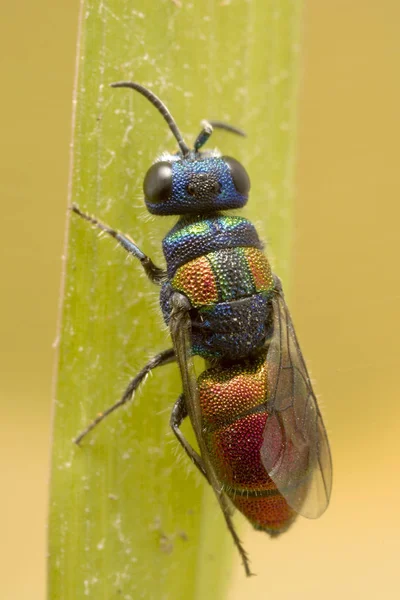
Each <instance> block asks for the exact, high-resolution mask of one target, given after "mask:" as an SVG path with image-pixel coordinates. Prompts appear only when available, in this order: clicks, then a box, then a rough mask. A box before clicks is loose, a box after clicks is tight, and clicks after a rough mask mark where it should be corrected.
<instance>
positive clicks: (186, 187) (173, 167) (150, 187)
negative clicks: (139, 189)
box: [143, 151, 250, 215]
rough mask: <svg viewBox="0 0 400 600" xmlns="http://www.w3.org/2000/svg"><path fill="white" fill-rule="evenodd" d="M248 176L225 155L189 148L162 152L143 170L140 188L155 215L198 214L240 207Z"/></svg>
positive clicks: (246, 190) (248, 184)
mask: <svg viewBox="0 0 400 600" xmlns="http://www.w3.org/2000/svg"><path fill="white" fill-rule="evenodd" d="M249 189H250V180H249V177H248V175H247V173H246V171H245V169H244V167H242V165H241V164H240V163H239V162H238V161H237V160H235V159H234V158H231V157H229V156H218V155H216V154H215V153H214V154H211V155H210V153H201V152H196V151H193V152H190V153H189V155H188V156H184V157H182V156H179V155H175V156H172V155H164V156H163V157H161V159H160V160H159V161H158V162H156V163H154V165H152V167H150V169H149V170H148V171H147V174H146V177H145V179H144V184H143V190H144V195H145V202H146V206H147V209H148V210H149V212H151V213H152V214H155V215H184V214H190V213H195V214H201V213H208V212H213V211H219V210H227V209H231V208H241V207H242V206H244V205H245V204H246V202H247V199H248V192H249Z"/></svg>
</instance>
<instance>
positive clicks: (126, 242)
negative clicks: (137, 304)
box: [72, 204, 167, 285]
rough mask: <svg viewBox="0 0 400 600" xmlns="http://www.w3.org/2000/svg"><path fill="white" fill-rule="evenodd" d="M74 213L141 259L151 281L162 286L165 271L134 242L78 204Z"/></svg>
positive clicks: (73, 209) (74, 206)
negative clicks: (86, 211)
mask: <svg viewBox="0 0 400 600" xmlns="http://www.w3.org/2000/svg"><path fill="white" fill-rule="evenodd" d="M72 211H73V212H74V213H76V214H77V215H79V216H80V217H82V219H85V221H89V223H91V224H92V225H94V226H95V227H97V228H98V229H100V231H104V232H105V233H107V234H108V235H110V236H111V237H113V238H114V239H115V240H117V242H118V243H119V244H120V245H121V246H122V247H123V248H124V250H126V251H127V252H128V253H129V254H132V256H134V257H135V258H137V259H139V260H140V263H141V265H142V267H143V269H144V270H145V273H146V275H147V277H148V278H149V279H150V281H152V282H153V283H156V284H157V285H161V284H162V283H163V281H164V280H165V279H166V278H167V273H166V271H164V269H160V267H157V266H156V265H155V264H154V263H153V261H152V260H151V258H150V257H149V256H147V255H146V254H145V253H144V252H142V251H141V250H140V248H139V247H138V246H136V244H135V242H133V241H132V240H131V239H130V238H129V237H128V236H127V235H123V234H122V233H120V232H119V231H117V230H116V229H112V228H111V227H109V226H108V225H105V224H104V223H102V222H101V221H99V220H98V219H96V218H95V217H91V216H90V215H88V214H86V213H84V212H82V211H81V210H80V209H79V208H78V207H77V206H76V204H73V205H72Z"/></svg>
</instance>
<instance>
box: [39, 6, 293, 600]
mask: <svg viewBox="0 0 400 600" xmlns="http://www.w3.org/2000/svg"><path fill="white" fill-rule="evenodd" d="M298 6H299V4H298V2H296V1H294V0H293V1H289V0H275V1H272V0H271V1H262V0H249V1H239V0H237V1H235V0H232V2H228V1H225V2H223V1H221V2H219V1H211V0H210V1H208V2H207V1H204V2H197V3H196V2H189V1H185V0H182V2H173V1H172V0H163V1H162V0H161V1H158V2H150V1H147V2H145V1H144V0H136V1H135V2H131V1H128V0H106V1H100V0H92V1H89V0H86V1H83V4H82V11H81V19H80V34H79V42H80V45H79V48H78V77H77V85H76V94H75V99H76V105H75V121H74V134H73V165H72V176H71V193H70V200H71V202H75V203H77V204H78V205H79V207H80V208H81V209H82V210H85V211H87V212H89V213H91V214H94V215H96V216H97V217H98V218H100V219H101V220H102V221H104V222H106V223H108V224H109V225H111V226H113V227H115V228H117V229H120V230H122V231H124V232H126V233H128V234H129V235H130V236H131V237H132V238H133V239H134V240H135V241H136V243H137V244H138V245H139V246H140V247H141V248H142V249H143V250H144V252H146V253H148V254H149V255H150V256H151V257H152V258H153V260H154V262H156V264H163V257H162V252H161V240H162V238H163V236H164V235H165V234H166V232H167V231H168V230H169V228H170V227H171V226H172V224H173V223H174V220H173V219H170V218H157V219H156V218H151V219H150V218H149V216H148V215H147V213H146V210H145V208H144V205H143V200H142V181H143V177H144V174H145V172H146V170H147V168H148V167H149V166H150V165H151V163H152V160H153V159H154V157H155V156H157V154H159V153H161V152H162V151H164V150H166V149H168V150H172V151H175V149H176V142H175V140H174V139H173V138H172V135H171V133H170V132H169V130H168V128H167V126H166V124H165V122H164V121H163V120H162V118H161V116H160V115H158V114H157V112H156V110H155V109H154V107H152V106H151V105H150V104H149V103H148V102H147V101H146V100H145V99H144V98H142V97H141V96H140V95H139V94H137V93H135V92H133V91H131V90H121V89H111V88H110V87H109V84H110V83H112V82H113V81H117V80H122V79H125V80H134V81H138V82H140V83H142V84H144V85H146V86H148V87H149V88H150V89H152V90H153V91H154V92H155V93H156V94H157V95H159V96H160V97H161V98H162V100H163V101H164V102H165V103H166V104H167V106H168V107H169V109H170V110H171V112H172V114H173V115H174V117H175V118H176V120H177V123H178V126H179V127H180V128H181V130H182V133H183V135H184V137H185V139H186V141H187V142H188V143H191V142H192V141H193V140H194V138H195V136H196V135H197V133H198V132H199V130H200V125H199V123H200V121H201V119H203V118H209V119H220V120H224V121H227V122H229V123H232V124H234V125H237V126H238V127H241V128H243V129H245V130H246V131H247V133H248V138H247V139H245V140H243V139H242V138H236V137H235V136H232V135H230V134H229V133H225V132H215V133H214V135H213V139H212V143H213V144H218V146H219V147H220V149H221V150H222V151H223V152H224V153H225V154H229V155H232V156H235V157H236V158H238V160H240V161H241V162H242V163H243V164H244V165H246V168H247V170H248V172H249V173H250V175H251V179H252V191H251V198H250V203H249V207H248V208H247V209H246V210H245V211H244V214H246V216H248V217H249V218H251V219H253V220H254V221H255V223H256V225H257V227H258V229H259V231H260V234H261V236H262V237H263V238H264V239H268V240H269V241H270V242H271V246H272V249H273V253H274V256H275V257H276V260H275V261H273V262H274V266H275V267H276V269H275V270H276V272H278V273H279V274H280V275H283V277H284V280H286V279H287V277H286V275H287V270H288V258H289V243H290V227H289V216H290V207H291V177H292V162H293V146H294V117H295V102H296V70H297V60H298V59H297V52H298V21H299V14H298ZM209 145H210V146H211V145H212V144H211V143H210V144H209ZM69 220H70V224H69V231H68V250H67V260H66V273H65V280H64V299H63V307H62V315H61V326H60V333H59V340H60V341H59V350H58V377H57V384H56V393H55V396H56V398H55V418H54V432H53V456H52V475H51V502H50V532H49V540H50V541H49V544H50V559H49V597H50V598H51V599H54V600H55V599H57V600H59V599H60V598H62V599H63V600H79V599H81V598H86V597H90V598H96V599H102V598H103V599H110V598H124V599H127V600H128V599H136V598H145V599H151V600H153V599H154V600H158V599H160V600H161V599H174V600H177V599H180V598H182V599H185V600H191V599H199V600H200V599H204V598H205V597H207V599H208V600H212V599H213V598H217V599H221V598H222V597H223V596H224V593H225V589H226V587H227V583H228V581H229V577H230V563H231V557H232V552H233V548H232V541H231V539H230V537H229V534H228V532H227V531H226V530H225V526H224V521H223V517H222V515H221V514H220V512H219V510H218V508H217V506H216V502H215V499H214V498H213V493H212V490H211V489H209V488H208V486H206V485H205V484H204V483H203V481H202V478H201V476H200V475H199V474H197V473H196V472H195V469H194V467H193V465H192V464H191V463H189V461H188V460H187V458H186V456H184V455H183V453H182V451H181V449H180V448H178V447H177V446H178V444H177V442H176V441H175V438H174V437H173V435H172V433H171V431H170V429H169V412H170V410H171V407H172V404H173V402H174V401H175V400H176V398H177V397H178V395H179V393H180V382H179V378H178V372H177V368H176V366H175V365H170V366H167V367H163V368H162V369H160V370H156V371H155V372H154V375H153V376H151V377H149V378H148V380H147V382H146V384H145V385H144V386H143V387H142V388H141V390H140V391H139V393H138V394H137V395H136V397H135V399H134V401H133V402H132V403H130V405H129V406H127V407H126V408H123V409H120V410H119V411H118V412H116V413H114V414H113V415H111V416H110V417H108V419H107V420H106V421H105V422H104V423H102V424H101V425H100V426H99V427H98V428H96V429H95V430H94V431H93V432H92V433H91V434H90V435H89V436H88V437H87V438H86V439H85V440H84V442H83V443H82V447H80V448H79V447H77V446H75V445H74V444H73V441H72V440H73V438H74V437H75V436H76V435H77V434H78V433H79V432H80V431H81V430H82V429H83V428H84V427H85V426H86V425H87V424H88V423H89V422H90V421H91V420H92V419H93V418H94V417H95V416H96V414H97V413H98V412H99V411H102V410H104V409H105V408H107V407H108V406H110V405H111V404H113V403H114V402H115V401H116V400H117V399H118V398H119V397H120V395H121V393H122V392H123V390H124V389H125V387H126V385H127V383H128V382H129V380H130V379H131V378H132V377H133V376H134V375H135V374H136V372H137V371H138V370H139V369H140V368H141V367H142V366H143V365H144V364H145V362H146V361H147V360H148V358H149V357H150V356H152V355H154V354H155V353H157V352H159V351H160V350H162V349H165V348H167V347H169V346H170V344H171V342H170V339H169V335H168V332H167V331H166V329H165V326H164V325H163V323H162V319H161V316H160V312H159V310H158V307H157V305H158V296H157V294H158V291H157V289H153V288H152V287H151V284H150V283H149V282H148V281H147V279H146V278H145V277H144V275H143V274H142V272H141V267H140V265H139V264H137V263H136V262H135V261H134V260H133V259H127V258H126V254H125V253H124V251H123V250H122V249H120V248H117V249H116V245H115V243H114V242H113V241H112V240H110V238H100V237H99V235H98V232H97V231H95V230H93V229H92V228H91V227H90V226H88V224H87V223H86V222H84V221H83V220H81V219H79V217H77V216H76V215H70V217H69ZM267 236H268V237H267ZM184 430H185V432H187V431H188V430H189V427H186V428H185V429H184ZM235 518H236V522H237V523H239V524H240V523H242V522H243V520H242V519H241V517H235Z"/></svg>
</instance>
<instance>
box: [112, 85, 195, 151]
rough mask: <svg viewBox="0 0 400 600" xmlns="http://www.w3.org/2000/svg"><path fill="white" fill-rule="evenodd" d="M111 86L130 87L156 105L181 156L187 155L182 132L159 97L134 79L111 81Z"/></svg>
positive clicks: (187, 149) (187, 148)
mask: <svg viewBox="0 0 400 600" xmlns="http://www.w3.org/2000/svg"><path fill="white" fill-rule="evenodd" d="M111 87H113V88H131V89H132V90H136V91H137V92H139V94H142V96H144V97H145V98H147V100H149V102H151V103H152V105H153V106H155V107H156V109H157V110H158V112H159V113H160V114H161V115H162V116H163V117H164V119H165V120H166V122H167V123H168V126H169V128H170V130H171V131H172V133H173V134H174V136H175V138H176V141H177V142H178V144H179V148H180V149H181V151H182V154H183V156H187V155H188V154H189V153H190V149H189V147H188V146H187V145H186V144H185V142H184V139H183V137H182V134H181V132H180V131H179V129H178V126H177V124H176V123H175V121H174V118H173V117H172V115H171V113H170V112H169V110H168V108H167V107H166V106H165V104H164V103H163V102H161V100H160V98H158V97H157V96H156V95H155V94H153V92H151V91H150V90H148V89H147V88H145V87H143V86H142V85H140V83H135V82H134V81H117V82H115V83H112V84H111Z"/></svg>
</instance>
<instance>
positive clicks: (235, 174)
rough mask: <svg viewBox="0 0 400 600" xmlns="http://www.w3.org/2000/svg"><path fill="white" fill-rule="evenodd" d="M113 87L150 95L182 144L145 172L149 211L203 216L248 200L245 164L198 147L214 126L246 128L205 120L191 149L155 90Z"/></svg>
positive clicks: (124, 84)
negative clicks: (154, 92)
mask: <svg viewBox="0 0 400 600" xmlns="http://www.w3.org/2000/svg"><path fill="white" fill-rule="evenodd" d="M111 85H112V87H125V88H131V89H133V90H136V91H137V92H139V94H142V96H144V97H145V98H147V100H149V101H150V102H151V103H152V104H153V106H155V107H156V109H157V110H158V112H159V113H160V114H161V115H162V116H163V117H164V119H165V121H166V122H167V123H168V126H169V128H170V130H171V131H172V133H173V134H174V136H175V139H176V140H177V142H178V145H179V148H180V151H179V152H178V154H175V155H172V154H164V155H163V156H162V157H161V158H160V159H159V160H157V161H156V162H155V163H154V164H153V165H152V166H151V167H150V169H149V170H148V171H147V173H146V177H145V179H144V182H143V191H144V196H145V202H146V206H147V208H148V210H149V212H151V213H152V214H155V215H184V214H190V213H196V214H201V213H208V212H214V211H219V210H225V209H229V208H241V207H242V206H244V205H245V204H246V202H247V198H248V193H249V189H250V179H249V176H248V175H247V173H246V170H245V169H244V167H243V166H242V165H241V164H240V163H239V162H238V161H237V160H235V159H234V158H231V157H229V156H220V154H219V153H217V152H200V151H199V150H200V148H201V147H202V146H203V145H204V144H205V143H206V141H207V140H208V139H209V137H210V136H211V134H212V132H213V127H217V128H220V129H225V130H227V131H230V132H232V133H236V134H238V135H245V134H244V133H243V131H241V130H240V129H237V128H236V127H232V125H227V124H226V123H221V122H220V121H210V122H208V121H204V122H203V129H202V130H201V131H200V133H199V135H198V136H197V138H196V141H195V143H194V148H193V150H190V148H189V147H188V146H187V145H186V143H185V141H184V139H183V137H182V134H181V132H180V131H179V129H178V127H177V125H176V123H175V121H174V119H173V118H172V115H171V113H170V112H169V110H168V109H167V107H166V106H165V104H163V103H162V102H161V100H160V99H159V98H157V96H156V95H155V94H153V92H151V91H150V90H148V89H147V88H145V87H143V86H142V85H140V84H139V83H135V82H133V81H119V82H117V83H113V84H111Z"/></svg>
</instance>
